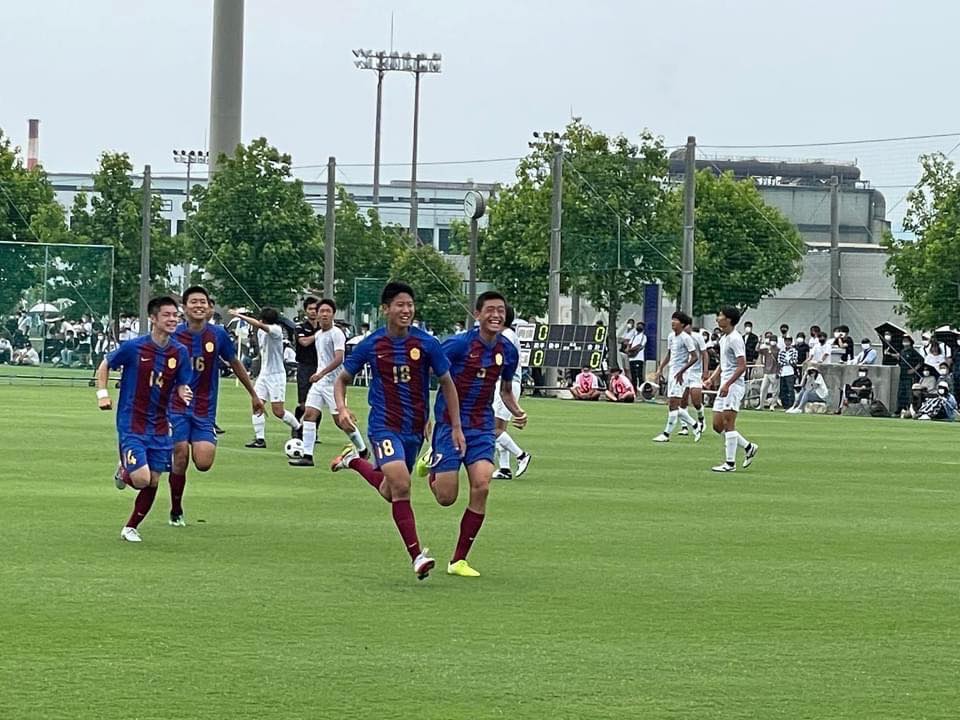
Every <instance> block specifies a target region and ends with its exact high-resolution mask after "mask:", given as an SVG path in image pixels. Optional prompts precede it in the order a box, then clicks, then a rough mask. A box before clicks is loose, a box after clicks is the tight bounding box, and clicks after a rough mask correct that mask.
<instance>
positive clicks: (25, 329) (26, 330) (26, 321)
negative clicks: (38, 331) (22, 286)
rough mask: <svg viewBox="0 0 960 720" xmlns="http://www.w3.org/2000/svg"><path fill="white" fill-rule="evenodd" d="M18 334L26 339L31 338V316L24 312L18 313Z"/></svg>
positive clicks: (19, 311)
mask: <svg viewBox="0 0 960 720" xmlns="http://www.w3.org/2000/svg"><path fill="white" fill-rule="evenodd" d="M17 332H19V333H20V334H21V335H23V336H24V337H30V316H29V315H27V313H25V312H24V311H23V310H18V311H17Z"/></svg>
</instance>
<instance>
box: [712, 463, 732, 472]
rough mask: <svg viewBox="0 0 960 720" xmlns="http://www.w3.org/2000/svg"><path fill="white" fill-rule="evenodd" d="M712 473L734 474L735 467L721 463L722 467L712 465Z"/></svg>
mask: <svg viewBox="0 0 960 720" xmlns="http://www.w3.org/2000/svg"><path fill="white" fill-rule="evenodd" d="M710 469H711V470H712V471H713V472H736V471H737V466H736V465H730V464H728V463H723V465H714V466H713V467H712V468H710Z"/></svg>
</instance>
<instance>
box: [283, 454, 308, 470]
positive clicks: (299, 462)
mask: <svg viewBox="0 0 960 720" xmlns="http://www.w3.org/2000/svg"><path fill="white" fill-rule="evenodd" d="M287 463H288V464H289V465H293V466H294V467H313V455H304V456H303V457H299V458H294V459H293V460H289V461H287Z"/></svg>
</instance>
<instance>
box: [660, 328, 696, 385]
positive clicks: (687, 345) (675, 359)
mask: <svg viewBox="0 0 960 720" xmlns="http://www.w3.org/2000/svg"><path fill="white" fill-rule="evenodd" d="M667 347H669V348H670V377H674V376H675V375H676V374H677V373H678V372H680V371H681V370H683V368H684V367H685V366H686V364H687V363H688V362H690V353H692V352H693V351H694V350H696V349H697V345H696V343H695V342H694V340H693V338H692V337H690V335H688V334H687V333H685V332H683V331H682V330H681V331H680V332H679V333H671V334H670V337H668V338H667ZM687 372H689V370H688V371H687Z"/></svg>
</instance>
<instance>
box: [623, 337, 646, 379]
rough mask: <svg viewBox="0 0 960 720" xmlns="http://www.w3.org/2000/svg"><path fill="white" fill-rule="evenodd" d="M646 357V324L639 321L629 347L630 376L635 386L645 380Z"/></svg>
mask: <svg viewBox="0 0 960 720" xmlns="http://www.w3.org/2000/svg"><path fill="white" fill-rule="evenodd" d="M646 359H647V334H646V333H645V332H644V324H643V323H642V322H638V323H637V324H636V327H635V328H634V333H633V337H632V338H630V345H629V347H628V348H627V361H628V365H629V372H628V376H629V379H630V381H631V382H632V383H633V386H634V388H639V387H640V384H641V383H642V382H643V376H644V374H645V373H644V369H645V365H646Z"/></svg>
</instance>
